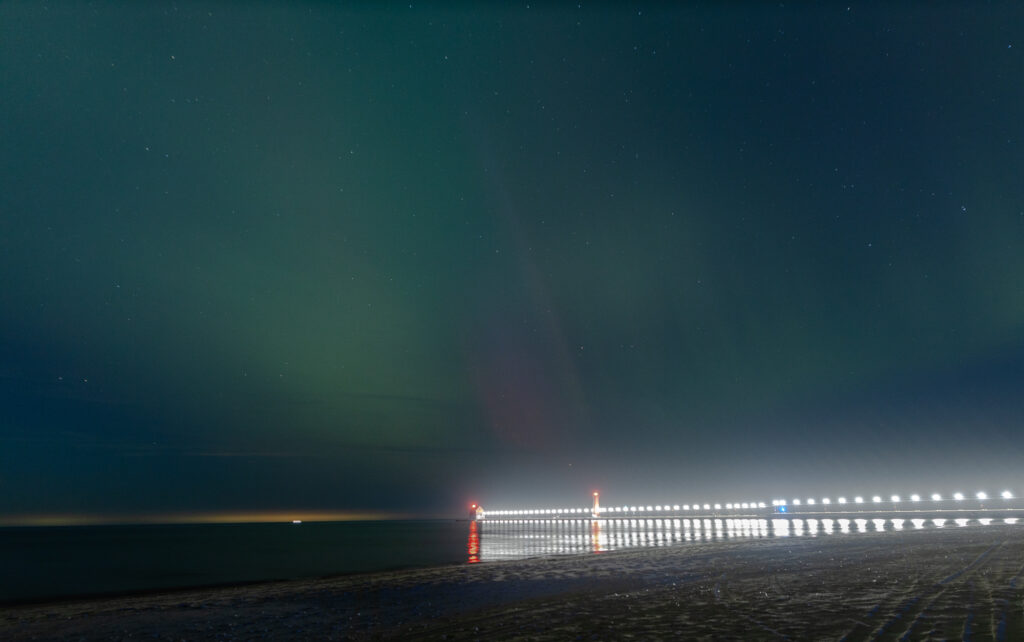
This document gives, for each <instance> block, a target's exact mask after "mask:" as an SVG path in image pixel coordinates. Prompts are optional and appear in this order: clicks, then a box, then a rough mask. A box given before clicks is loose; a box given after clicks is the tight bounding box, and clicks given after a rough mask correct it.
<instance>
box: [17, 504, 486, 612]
mask: <svg viewBox="0 0 1024 642" xmlns="http://www.w3.org/2000/svg"><path fill="white" fill-rule="evenodd" d="M467 529H468V524H467V523H466V522H455V521H451V520H445V521H440V520H438V521H428V520H422V521H387V522H306V523H303V524H299V525H294V524H174V525H137V526H67V527H39V528H29V527H19V528H0V602H3V601H6V602H10V601H17V600H37V599H49V598H57V597H71V596H83V595H92V594H100V593H122V592H130V591H144V590H155V589H168V588H180V587H191V586H206V585H213V584H225V583H239V582H250V581H259V580H275V579H292V578H304V577H318V576H324V575H332V574H340V573H357V572H365V571H379V570H386V569H392V568H401V567H413V566H434V565H439V564H450V563H457V562H463V563H464V562H465V561H466V537H467Z"/></svg>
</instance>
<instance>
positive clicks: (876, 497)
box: [871, 495, 882, 504]
mask: <svg viewBox="0 0 1024 642" xmlns="http://www.w3.org/2000/svg"><path fill="white" fill-rule="evenodd" d="M871 501H873V502H875V503H876V504H879V503H881V501H882V498H881V497H879V496H878V495H875V496H874V497H872V498H871Z"/></svg>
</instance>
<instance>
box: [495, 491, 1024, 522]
mask: <svg viewBox="0 0 1024 642" xmlns="http://www.w3.org/2000/svg"><path fill="white" fill-rule="evenodd" d="M974 496H975V497H976V498H977V499H979V500H986V499H988V498H989V497H988V494H987V493H985V492H984V491H981V492H978V493H975V495H974ZM1000 496H1001V497H1002V498H1003V499H1013V493H1011V492H1010V491H1008V490H1004V491H1003V492H1002V493H1001V495H1000ZM952 498H953V499H954V500H956V501H962V500H963V499H964V494H963V493H953V496H952ZM931 499H932V501H935V502H940V501H943V497H942V495H940V494H938V493H933V494H932V496H931ZM820 501H821V503H822V504H824V505H830V504H831V503H832V500H831V499H830V498H828V497H823V498H821V500H820ZM871 501H872V502H873V503H875V504H880V503H882V502H883V501H885V500H883V499H882V497H881V496H880V495H875V496H874V497H872V498H871ZM889 501H890V502H892V503H894V504H898V503H899V502H901V501H902V498H901V497H900V496H899V495H892V496H891V497H890V498H889ZM910 501H912V502H919V501H921V496H920V495H917V494H914V495H911V496H910ZM805 503H806V505H807V506H814V505H815V504H817V503H818V500H816V499H814V498H808V499H806V500H799V499H794V500H793V501H792V502H787V501H786V500H785V499H773V500H772V506H787V505H793V506H801V505H804V504H805ZM836 503H838V504H846V503H848V502H847V500H846V498H845V497H839V498H837V499H836ZM853 503H854V504H863V503H864V498H863V497H860V496H857V497H854V498H853ZM712 508H713V509H714V510H722V504H693V505H692V506H691V505H690V504H683V505H682V506H680V505H679V504H672V505H669V504H665V505H660V504H659V505H656V506H609V507H602V508H601V512H603V513H637V512H656V511H678V510H684V511H688V510H701V509H703V510H712ZM725 508H726V510H738V509H744V508H746V509H750V508H767V506H766V505H765V503H764V502H739V503H733V504H726V505H725ZM590 512H591V509H590V508H537V509H522V510H488V511H485V513H486V514H488V515H496V516H500V515H569V514H584V513H587V514H589V513H590Z"/></svg>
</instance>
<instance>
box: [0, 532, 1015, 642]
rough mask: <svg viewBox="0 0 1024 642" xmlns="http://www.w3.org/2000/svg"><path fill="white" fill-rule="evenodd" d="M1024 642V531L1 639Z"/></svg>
mask: <svg viewBox="0 0 1024 642" xmlns="http://www.w3.org/2000/svg"><path fill="white" fill-rule="evenodd" d="M129 637H130V638H132V639H139V638H145V639H156V640H235V639H237V640H261V639H269V640H293V639H294V640H303V639H324V640H376V639H429V640H463V639H481V640H483V639H488V640H494V639H502V640H504V639H522V640H574V639H583V640H589V639H594V640H606V639H637V640H650V639H718V640H720V639H737V640H752V639H765V640H772V639H792V640H808V639H846V640H867V639H892V640H897V639H912V640H918V639H961V638H963V639H976V640H983V639H997V640H1020V639H1024V527H1022V526H1017V525H1014V526H989V527H982V526H968V527H965V528H958V527H947V528H944V529H941V530H931V531H913V530H908V531H903V532H898V533H895V532H885V533H857V534H847V535H843V534H834V535H819V536H816V537H790V538H763V539H740V540H733V541H711V542H703V543H685V544H681V545H678V546H672V547H664V548H645V549H634V550H626V551H617V552H611V553H602V554H596V555H579V556H567V557H556V558H544V559H530V560H520V561H510V562H492V563H484V564H472V565H461V566H447V567H440V568H431V569H417V570H407V571H395V572H389V573H376V574H368V575H358V576H347V577H338V578H330V579H322V580H305V581H294V582H277V583H268V584H259V585H250V586H243V587H229V588H219V589H205V590H194V591H181V592H173V593H165V594H158V595H147V596H136V597H121V598H110V599H102V600H82V601H75V602H65V603H57V604H43V605H30V606H18V607H7V608H3V609H0V639H4V640H28V639H47V640H52V639H88V640H110V639H115V640H116V639H127V638H129Z"/></svg>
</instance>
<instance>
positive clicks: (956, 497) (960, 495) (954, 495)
mask: <svg viewBox="0 0 1024 642" xmlns="http://www.w3.org/2000/svg"><path fill="white" fill-rule="evenodd" d="M963 498H964V494H963V493H953V499H955V500H956V501H960V500H962V499H963Z"/></svg>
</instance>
